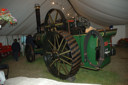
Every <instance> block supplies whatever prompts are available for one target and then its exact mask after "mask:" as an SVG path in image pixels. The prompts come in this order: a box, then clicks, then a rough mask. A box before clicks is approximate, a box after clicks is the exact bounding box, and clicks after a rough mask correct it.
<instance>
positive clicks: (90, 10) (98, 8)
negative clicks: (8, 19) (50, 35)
mask: <svg viewBox="0 0 128 85" xmlns="http://www.w3.org/2000/svg"><path fill="white" fill-rule="evenodd" d="M52 1H54V2H55V5H52V4H51V2H52ZM69 2H71V4H72V6H71V5H70V3H69ZM69 2H68V0H1V1H0V8H7V9H8V10H9V11H10V12H11V14H12V15H13V16H14V17H15V18H16V19H17V20H18V23H17V25H15V26H9V25H6V26H5V27H3V28H2V30H0V36H2V35H19V34H33V33H36V27H37V26H36V16H35V8H34V5H35V4H36V3H39V4H40V5H41V8H40V12H41V22H43V21H44V18H45V15H46V13H47V12H48V11H49V10H50V9H51V8H58V9H62V7H64V8H65V9H64V11H63V12H64V14H65V16H67V13H69V14H70V16H71V17H72V16H74V15H75V11H76V12H77V13H78V14H79V15H81V16H84V17H86V18H88V19H89V20H90V21H93V22H95V23H97V24H100V25H103V26H109V25H117V24H128V0H69ZM72 7H73V8H74V9H75V11H74V10H73V8H72Z"/></svg>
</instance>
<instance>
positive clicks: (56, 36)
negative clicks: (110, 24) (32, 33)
mask: <svg viewBox="0 0 128 85" xmlns="http://www.w3.org/2000/svg"><path fill="white" fill-rule="evenodd" d="M58 36H59V35H56V43H57V46H58V47H59V41H58Z"/></svg>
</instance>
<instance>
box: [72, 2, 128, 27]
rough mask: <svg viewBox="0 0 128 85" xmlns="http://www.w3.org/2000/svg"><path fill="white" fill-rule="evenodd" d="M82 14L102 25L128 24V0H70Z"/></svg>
mask: <svg viewBox="0 0 128 85" xmlns="http://www.w3.org/2000/svg"><path fill="white" fill-rule="evenodd" d="M70 1H71V3H72V5H73V7H74V8H75V10H76V11H77V12H78V13H79V14H80V15H82V16H84V17H86V18H88V19H90V20H91V21H93V22H95V23H98V24H100V25H104V26H109V25H121V24H128V0H70Z"/></svg>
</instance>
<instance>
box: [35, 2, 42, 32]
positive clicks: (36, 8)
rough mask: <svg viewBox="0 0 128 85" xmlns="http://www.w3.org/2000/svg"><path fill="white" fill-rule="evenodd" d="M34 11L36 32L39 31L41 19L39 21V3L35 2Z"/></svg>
mask: <svg viewBox="0 0 128 85" xmlns="http://www.w3.org/2000/svg"><path fill="white" fill-rule="evenodd" d="M35 12H36V22H37V33H40V32H41V30H40V28H41V21H40V5H39V4H35Z"/></svg>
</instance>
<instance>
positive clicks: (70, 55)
mask: <svg viewBox="0 0 128 85" xmlns="http://www.w3.org/2000/svg"><path fill="white" fill-rule="evenodd" d="M49 33H50V35H48V37H47V44H46V45H47V51H46V55H45V56H44V60H45V63H46V65H47V67H48V70H49V71H50V72H51V73H52V74H53V75H54V76H56V77H59V78H60V79H67V78H68V77H71V76H73V75H75V74H76V73H77V72H78V70H79V68H80V63H81V55H80V50H79V47H78V44H77V42H76V40H75V39H74V38H73V37H72V35H70V34H69V33H67V32H63V31H54V32H49Z"/></svg>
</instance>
